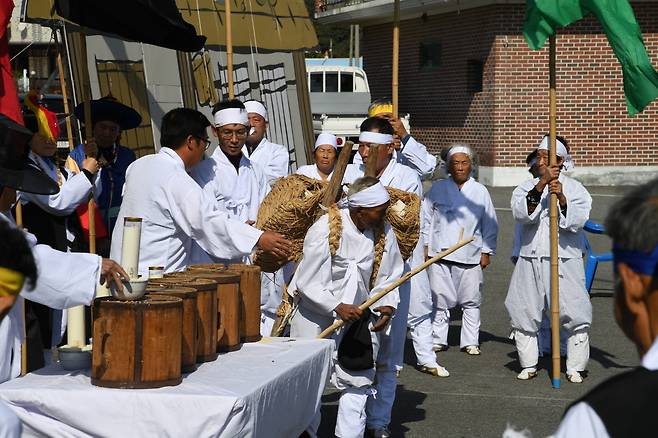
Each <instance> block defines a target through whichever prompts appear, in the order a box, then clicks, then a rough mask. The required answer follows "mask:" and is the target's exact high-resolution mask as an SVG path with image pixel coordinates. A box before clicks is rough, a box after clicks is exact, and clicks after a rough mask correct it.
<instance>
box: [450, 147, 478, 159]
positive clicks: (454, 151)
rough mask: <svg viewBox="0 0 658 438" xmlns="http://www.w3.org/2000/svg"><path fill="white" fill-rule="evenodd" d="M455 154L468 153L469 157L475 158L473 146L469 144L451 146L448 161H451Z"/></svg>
mask: <svg viewBox="0 0 658 438" xmlns="http://www.w3.org/2000/svg"><path fill="white" fill-rule="evenodd" d="M455 154H466V155H468V158H473V151H471V148H469V147H468V146H453V147H451V148H450V150H449V151H448V161H450V157H452V156H453V155H455Z"/></svg>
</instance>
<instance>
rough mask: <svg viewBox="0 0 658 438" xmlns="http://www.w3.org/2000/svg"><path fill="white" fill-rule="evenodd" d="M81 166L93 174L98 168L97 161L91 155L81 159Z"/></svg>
mask: <svg viewBox="0 0 658 438" xmlns="http://www.w3.org/2000/svg"><path fill="white" fill-rule="evenodd" d="M82 168H83V169H85V170H87V171H88V172H89V173H91V174H92V175H94V174H96V172H98V169H99V165H98V161H97V160H96V158H93V157H88V158H85V159H84V160H83V161H82Z"/></svg>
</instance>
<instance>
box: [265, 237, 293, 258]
mask: <svg viewBox="0 0 658 438" xmlns="http://www.w3.org/2000/svg"><path fill="white" fill-rule="evenodd" d="M291 245H292V242H290V241H289V240H288V239H286V238H285V237H283V236H282V235H281V234H279V233H274V232H272V231H264V232H263V234H261V236H260V239H258V242H256V246H257V247H259V248H260V249H262V250H263V251H265V252H269V253H272V254H273V255H274V256H275V257H278V258H280V259H285V258H287V257H288V254H289V250H290V247H291Z"/></svg>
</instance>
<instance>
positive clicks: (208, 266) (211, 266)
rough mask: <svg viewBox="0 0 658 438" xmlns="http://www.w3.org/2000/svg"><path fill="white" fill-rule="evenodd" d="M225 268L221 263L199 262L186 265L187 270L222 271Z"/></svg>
mask: <svg viewBox="0 0 658 438" xmlns="http://www.w3.org/2000/svg"><path fill="white" fill-rule="evenodd" d="M224 270H226V265H225V264H223V263H200V264H197V265H190V266H188V267H187V271H211V272H215V271H224Z"/></svg>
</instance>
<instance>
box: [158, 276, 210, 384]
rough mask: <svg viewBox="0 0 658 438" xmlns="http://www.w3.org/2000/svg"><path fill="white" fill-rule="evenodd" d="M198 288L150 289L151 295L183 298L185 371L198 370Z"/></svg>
mask: <svg viewBox="0 0 658 438" xmlns="http://www.w3.org/2000/svg"><path fill="white" fill-rule="evenodd" d="M197 293H198V292H197V290H196V289H194V288H191V287H172V288H163V287H162V286H160V287H159V288H158V290H155V291H149V295H155V296H158V295H169V296H172V297H177V298H180V299H181V300H183V351H182V354H181V361H182V363H181V369H182V370H183V372H184V373H191V372H192V371H194V370H196V356H197V354H196V351H197V342H198V334H197V333H198V330H197V326H198V325H199V323H198V320H199V313H198V312H197V308H196V297H197Z"/></svg>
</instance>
